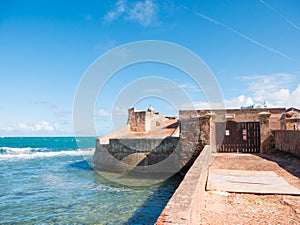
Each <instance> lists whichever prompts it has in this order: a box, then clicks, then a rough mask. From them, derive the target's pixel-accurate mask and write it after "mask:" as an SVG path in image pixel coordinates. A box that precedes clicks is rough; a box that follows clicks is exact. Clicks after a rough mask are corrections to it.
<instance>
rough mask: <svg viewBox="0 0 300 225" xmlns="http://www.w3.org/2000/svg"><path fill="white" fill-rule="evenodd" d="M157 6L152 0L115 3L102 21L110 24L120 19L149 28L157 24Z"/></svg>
mask: <svg viewBox="0 0 300 225" xmlns="http://www.w3.org/2000/svg"><path fill="white" fill-rule="evenodd" d="M157 12H158V6H157V5H156V4H155V3H154V2H153V0H145V1H137V2H134V3H131V2H130V3H127V2H126V1H125V0H119V1H117V2H116V4H115V7H114V9H113V10H111V11H109V12H108V13H107V14H106V15H105V16H104V21H106V22H112V21H114V20H117V19H119V18H120V17H122V18H123V19H125V20H130V21H137V22H138V23H139V24H141V25H142V26H145V27H147V26H151V25H155V24H156V23H157Z"/></svg>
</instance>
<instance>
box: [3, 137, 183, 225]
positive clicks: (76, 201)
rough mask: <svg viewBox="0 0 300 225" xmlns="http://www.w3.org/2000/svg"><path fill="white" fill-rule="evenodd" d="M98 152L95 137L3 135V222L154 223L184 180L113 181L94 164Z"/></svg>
mask: <svg viewBox="0 0 300 225" xmlns="http://www.w3.org/2000/svg"><path fill="white" fill-rule="evenodd" d="M78 142H79V143H80V148H79V147H78V144H77V143H78ZM94 150H95V137H80V138H77V141H76V138H75V137H62V136H59V137H1V138H0V168H1V170H0V178H1V189H0V224H74V223H77V224H153V223H155V222H156V219H157V217H158V216H159V215H160V213H161V211H162V210H163V208H164V207H165V205H166V203H167V202H168V200H169V199H170V197H171V196H172V194H173V193H174V191H175V190H176V188H177V187H178V185H179V183H180V181H181V177H180V176H173V177H172V178H170V179H168V180H167V181H164V182H161V183H158V184H155V185H150V186H145V187H131V186H124V185H121V184H117V183H113V182H111V181H109V180H107V179H105V178H103V177H101V176H99V175H98V174H97V173H96V172H95V171H94V170H93V168H92V167H91V166H90V163H91V161H92V157H93V153H94Z"/></svg>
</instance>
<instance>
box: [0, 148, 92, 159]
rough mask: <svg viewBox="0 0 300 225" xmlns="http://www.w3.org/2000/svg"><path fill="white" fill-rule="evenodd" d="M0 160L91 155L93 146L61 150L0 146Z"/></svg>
mask: <svg viewBox="0 0 300 225" xmlns="http://www.w3.org/2000/svg"><path fill="white" fill-rule="evenodd" d="M0 152H1V153H0V160H4V159H13V158H16V159H18V158H22V159H32V158H39V157H40V158H44V157H59V156H80V155H85V156H87V155H92V154H93V153H94V149H93V148H89V149H78V150H61V151H51V149H47V148H10V147H0Z"/></svg>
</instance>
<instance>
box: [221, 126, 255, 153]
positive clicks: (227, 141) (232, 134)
mask: <svg viewBox="0 0 300 225" xmlns="http://www.w3.org/2000/svg"><path fill="white" fill-rule="evenodd" d="M216 143H217V149H218V152H243V153H259V152H260V127H259V122H239V123H237V122H234V121H228V122H226V123H225V122H220V123H216Z"/></svg>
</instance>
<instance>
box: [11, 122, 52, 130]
mask: <svg viewBox="0 0 300 225" xmlns="http://www.w3.org/2000/svg"><path fill="white" fill-rule="evenodd" d="M17 129H18V130H23V131H55V130H57V129H58V125H57V124H56V123H54V124H50V123H49V122H47V121H41V122H39V123H35V124H29V123H25V122H20V123H19V124H18V127H17ZM11 130H13V128H12V129H11Z"/></svg>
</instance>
